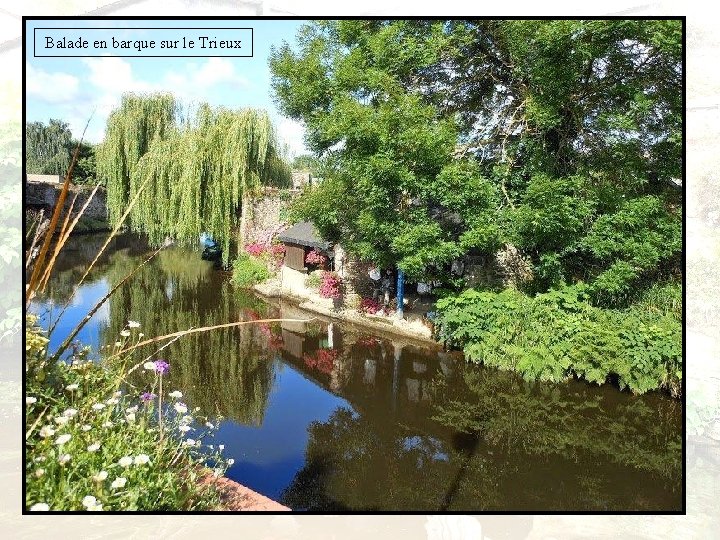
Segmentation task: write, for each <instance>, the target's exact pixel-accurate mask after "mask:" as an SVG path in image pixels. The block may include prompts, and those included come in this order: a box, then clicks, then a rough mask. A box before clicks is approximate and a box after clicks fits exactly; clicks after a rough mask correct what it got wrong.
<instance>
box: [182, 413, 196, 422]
mask: <svg viewBox="0 0 720 540" xmlns="http://www.w3.org/2000/svg"><path fill="white" fill-rule="evenodd" d="M192 421H193V417H192V416H190V415H189V414H186V415H185V416H183V417H182V418H181V419H180V422H181V423H183V424H191V423H192Z"/></svg>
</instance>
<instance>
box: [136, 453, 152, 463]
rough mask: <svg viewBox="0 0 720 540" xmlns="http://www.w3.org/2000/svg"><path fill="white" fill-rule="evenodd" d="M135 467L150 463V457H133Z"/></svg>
mask: <svg viewBox="0 0 720 540" xmlns="http://www.w3.org/2000/svg"><path fill="white" fill-rule="evenodd" d="M134 461H135V465H145V464H146V463H149V462H150V456H148V455H147V454H138V455H137V456H135V460H134Z"/></svg>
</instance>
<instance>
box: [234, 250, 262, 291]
mask: <svg viewBox="0 0 720 540" xmlns="http://www.w3.org/2000/svg"><path fill="white" fill-rule="evenodd" d="M232 266H233V270H232V279H231V281H232V283H233V284H234V285H236V286H238V287H245V288H247V287H252V286H253V285H255V284H256V283H260V282H261V281H264V280H266V279H267V278H269V277H270V272H269V271H268V269H267V265H266V264H265V263H264V262H263V261H262V260H260V259H258V258H256V257H252V256H251V255H248V254H247V253H241V254H240V255H239V256H238V258H237V259H235V260H234V261H233V265H232Z"/></svg>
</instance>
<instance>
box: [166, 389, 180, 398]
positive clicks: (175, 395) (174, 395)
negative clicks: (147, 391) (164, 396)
mask: <svg viewBox="0 0 720 540" xmlns="http://www.w3.org/2000/svg"><path fill="white" fill-rule="evenodd" d="M168 396H170V397H171V398H175V399H180V398H181V397H182V392H181V391H180V390H174V391H172V392H170V393H169V394H168Z"/></svg>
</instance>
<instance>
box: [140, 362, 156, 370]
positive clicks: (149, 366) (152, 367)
mask: <svg viewBox="0 0 720 540" xmlns="http://www.w3.org/2000/svg"><path fill="white" fill-rule="evenodd" d="M143 367H144V368H145V369H147V370H148V371H155V362H145V363H144V364H143Z"/></svg>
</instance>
